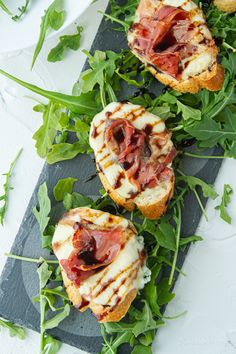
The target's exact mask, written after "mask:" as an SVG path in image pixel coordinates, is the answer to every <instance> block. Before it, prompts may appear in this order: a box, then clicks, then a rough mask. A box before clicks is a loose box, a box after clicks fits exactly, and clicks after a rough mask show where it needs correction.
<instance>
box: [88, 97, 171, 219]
mask: <svg viewBox="0 0 236 354" xmlns="http://www.w3.org/2000/svg"><path fill="white" fill-rule="evenodd" d="M120 121H121V122H122V124H123V122H124V123H125V124H126V125H127V129H128V131H131V130H132V131H133V133H132V134H133V135H132V136H128V135H127V134H126V131H123V132H122V129H120V128H119V129H120V130H121V131H120V132H119V130H118V131H117V132H116V135H119V134H121V135H122V134H123V137H124V136H125V135H126V138H127V139H128V140H129V139H130V141H131V143H130V144H129V146H127V147H126V148H127V149H128V150H130V153H128V154H127V155H126V156H125V158H124V159H123V162H121V160H120V158H119V156H118V155H119V153H118V154H116V151H114V149H116V146H114V149H113V147H112V146H111V145H110V143H109V142H108V140H107V132H108V131H109V129H110V128H109V127H111V126H112V125H114V124H119V122H120ZM115 129H117V128H115ZM137 132H138V133H137ZM137 134H139V135H138V136H140V135H142V134H144V135H145V143H143V145H140V150H139V152H137V156H138V154H139V153H140V154H141V155H142V157H141V158H137V159H138V160H135V159H136V158H135V157H134V158H133V157H132V156H133V155H132V150H135V149H136V148H137V146H136V145H137V143H136V142H134V143H133V145H132V139H134V140H135V139H136V140H137V136H136V135H137ZM117 138H118V139H119V137H117ZM125 141H126V140H125ZM147 142H148V143H147ZM122 143H123V142H122V141H118V142H117V141H116V142H115V145H116V144H117V146H122ZM90 145H91V147H92V148H93V150H94V154H95V158H96V164H97V170H98V174H99V177H100V179H101V182H102V184H103V186H104V188H105V189H106V191H107V193H108V194H109V195H110V197H111V198H112V199H113V200H114V201H115V202H116V203H117V204H119V205H121V206H123V207H124V208H126V209H127V210H129V211H132V210H133V209H134V208H135V206H137V207H138V209H139V210H140V211H141V212H142V214H143V215H144V216H145V217H147V218H149V219H157V218H159V217H160V216H161V215H162V214H163V213H164V212H165V211H166V208H167V205H168V202H169V200H170V198H171V197H172V195H173V189H174V172H173V169H172V167H171V162H172V159H173V157H174V156H175V152H176V151H175V148H174V147H173V143H172V141H171V134H170V132H168V131H167V130H166V127H165V123H164V121H162V120H161V119H160V118H159V117H157V116H155V115H153V114H151V113H150V112H148V111H146V110H145V108H143V107H141V106H138V105H133V104H131V103H117V102H115V103H111V104H109V105H108V106H107V107H106V108H105V109H104V110H103V111H102V112H101V113H99V114H98V115H96V116H95V117H94V119H93V121H92V124H91V130H90ZM142 149H143V150H142ZM145 149H146V150H145ZM144 150H145V151H144ZM146 151H147V156H145V153H146ZM121 153H122V151H121V152H120V154H121ZM169 157H170V159H169ZM130 159H131V160H130ZM128 161H129V162H128ZM167 161H168V162H167ZM134 163H135V164H136V163H137V165H136V167H135V166H134ZM128 165H130V166H128ZM140 166H142V168H141V167H140ZM153 166H155V171H160V172H159V175H158V173H156V175H155V173H154V174H153V170H152V167H153ZM134 168H135V169H136V170H135V173H134V171H133V176H132V173H131V171H132V169H134ZM159 168H161V170H159ZM140 174H141V177H140ZM140 178H141V179H142V181H143V180H144V184H142V181H141V182H140ZM152 180H153V182H150V181H152Z"/></svg>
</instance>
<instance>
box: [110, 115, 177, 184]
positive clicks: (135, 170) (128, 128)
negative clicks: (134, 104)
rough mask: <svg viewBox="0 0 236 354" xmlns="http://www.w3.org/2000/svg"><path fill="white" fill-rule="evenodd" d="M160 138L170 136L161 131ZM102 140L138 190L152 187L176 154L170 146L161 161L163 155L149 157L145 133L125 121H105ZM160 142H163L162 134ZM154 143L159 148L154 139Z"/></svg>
mask: <svg viewBox="0 0 236 354" xmlns="http://www.w3.org/2000/svg"><path fill="white" fill-rule="evenodd" d="M164 135H166V136H168V137H169V136H170V134H169V132H165V134H164ZM106 141H107V144H108V146H109V147H110V148H111V150H113V152H114V153H115V154H116V156H117V159H118V161H119V163H120V164H121V165H122V166H123V168H124V169H125V171H126V175H127V176H128V178H129V179H130V180H131V182H132V183H134V184H135V185H136V186H137V187H138V190H139V191H141V190H144V189H145V188H146V187H150V186H151V187H152V188H153V187H155V186H156V185H157V184H158V181H159V179H162V176H161V175H162V173H163V172H164V174H165V175H166V172H165V170H166V168H167V165H168V164H170V163H171V162H172V160H173V159H174V157H175V155H176V150H175V148H174V147H173V148H172V149H171V151H170V152H169V153H168V154H167V156H165V157H164V159H163V156H160V158H153V153H152V150H151V148H150V146H149V136H148V134H147V133H146V132H145V131H142V130H138V129H136V128H135V127H134V126H133V125H132V123H131V122H129V121H128V120H127V119H116V120H113V121H111V122H109V126H108V127H107V129H106ZM165 141H167V139H165ZM160 143H161V144H162V143H163V133H162V134H161V137H160ZM155 144H156V145H157V146H158V145H159V139H158V136H157V137H156V141H155Z"/></svg>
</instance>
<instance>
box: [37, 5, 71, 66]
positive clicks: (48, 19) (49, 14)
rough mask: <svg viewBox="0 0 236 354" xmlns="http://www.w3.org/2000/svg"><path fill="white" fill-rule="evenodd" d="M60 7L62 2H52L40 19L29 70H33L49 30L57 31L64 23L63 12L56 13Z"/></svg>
mask: <svg viewBox="0 0 236 354" xmlns="http://www.w3.org/2000/svg"><path fill="white" fill-rule="evenodd" d="M61 5H62V0H54V1H53V2H52V4H51V5H50V6H49V7H48V8H47V10H46V11H45V14H44V16H43V17H42V19H41V25H40V34H39V38H38V42H37V44H36V48H35V51H34V55H33V60H32V64H31V69H32V68H33V66H34V64H35V61H36V59H37V57H38V55H39V53H40V51H41V49H42V47H43V43H44V41H45V38H46V35H47V32H48V31H49V29H53V30H55V31H57V30H59V28H61V26H62V25H63V23H64V20H65V11H60V12H57V9H58V8H61Z"/></svg>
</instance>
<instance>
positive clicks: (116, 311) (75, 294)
mask: <svg viewBox="0 0 236 354" xmlns="http://www.w3.org/2000/svg"><path fill="white" fill-rule="evenodd" d="M62 277H63V282H64V286H65V288H66V292H67V294H68V297H69V299H70V301H71V302H72V304H73V306H74V307H75V308H79V307H80V305H81V301H82V299H81V295H80V292H79V288H78V287H76V286H75V285H74V283H73V282H72V281H71V280H70V279H69V278H68V277H67V275H66V273H65V271H64V270H63V269H62ZM137 292H138V290H137V289H132V290H130V292H129V293H128V294H127V295H126V296H125V298H124V299H123V301H122V302H120V303H119V304H118V305H117V306H115V307H112V308H111V309H107V307H105V306H102V305H97V304H95V303H94V302H92V301H91V302H90V303H89V304H88V305H87V306H84V307H83V308H82V309H80V311H81V312H84V311H86V310H87V309H88V308H90V310H91V311H92V312H93V313H94V315H95V316H96V317H97V318H98V319H99V318H100V317H101V320H100V321H99V322H100V323H105V322H119V321H120V320H121V319H122V318H123V317H124V316H125V315H126V313H127V311H128V310H129V308H130V305H131V303H132V302H133V300H134V299H135V298H136V296H137Z"/></svg>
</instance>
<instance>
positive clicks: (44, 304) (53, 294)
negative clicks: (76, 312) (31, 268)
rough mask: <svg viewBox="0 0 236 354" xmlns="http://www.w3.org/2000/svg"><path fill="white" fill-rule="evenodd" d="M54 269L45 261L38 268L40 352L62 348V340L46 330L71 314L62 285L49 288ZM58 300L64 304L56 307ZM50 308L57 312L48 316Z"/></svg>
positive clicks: (49, 351)
mask: <svg viewBox="0 0 236 354" xmlns="http://www.w3.org/2000/svg"><path fill="white" fill-rule="evenodd" d="M54 271H55V269H54V268H53V266H50V265H48V264H47V262H45V261H44V262H43V263H42V264H41V265H40V267H39V268H38V270H37V273H38V276H39V288H40V294H39V296H38V297H37V298H35V299H34V301H38V302H39V303H40V354H46V353H57V351H58V350H59V348H60V342H59V341H58V340H57V339H55V338H53V337H52V336H49V335H48V333H47V332H46V331H47V330H49V329H53V328H55V327H57V326H58V325H59V324H60V323H61V322H62V321H63V320H64V319H65V318H66V317H68V316H69V314H70V305H69V303H68V298H67V296H66V294H65V292H64V290H63V289H62V287H57V288H54V289H51V288H47V284H48V282H49V281H50V280H51V277H52V276H53V273H54ZM58 300H59V301H61V304H62V306H60V307H55V305H56V304H57V302H58ZM49 310H50V312H52V313H55V314H54V315H53V316H50V317H49V318H48V316H47V314H48V311H49Z"/></svg>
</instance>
